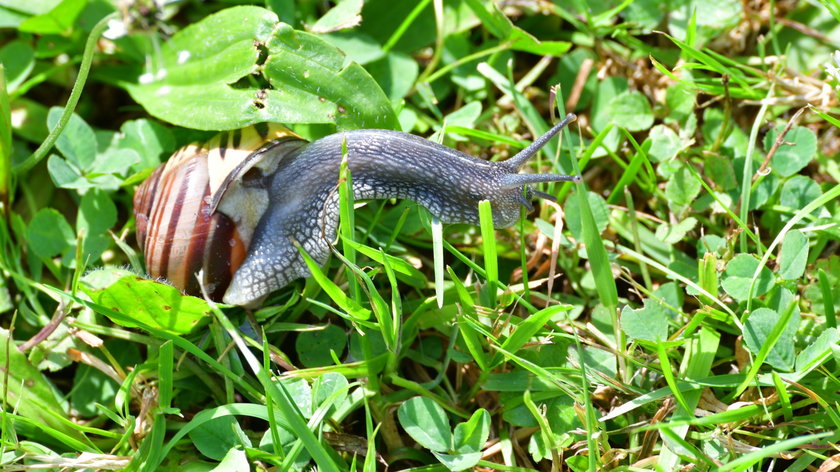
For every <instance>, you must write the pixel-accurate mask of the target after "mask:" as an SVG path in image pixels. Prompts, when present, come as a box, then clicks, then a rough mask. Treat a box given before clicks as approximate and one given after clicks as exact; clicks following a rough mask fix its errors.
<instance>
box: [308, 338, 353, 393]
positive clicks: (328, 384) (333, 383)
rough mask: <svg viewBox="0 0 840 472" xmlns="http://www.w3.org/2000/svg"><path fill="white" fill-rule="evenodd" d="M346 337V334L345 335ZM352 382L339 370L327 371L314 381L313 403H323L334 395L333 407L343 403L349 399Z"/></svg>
mask: <svg viewBox="0 0 840 472" xmlns="http://www.w3.org/2000/svg"><path fill="white" fill-rule="evenodd" d="M345 339H346V336H345ZM349 385H350V383H349V382H348V381H347V377H345V376H343V375H341V374H340V373H338V372H325V373H324V375H322V376H320V377H318V378H317V379H315V382H313V383H312V403H313V404H314V405H315V407H316V408H317V407H319V406H321V405H323V404H324V403H325V402H326V401H327V400H329V398H330V397H331V396H333V395H337V396H338V398H336V399H335V400H334V401H333V408H335V406H336V405H341V404H342V402H344V401H345V400H346V399H347V397H348V396H347V387H348V386H349Z"/></svg>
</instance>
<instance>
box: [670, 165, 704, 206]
mask: <svg viewBox="0 0 840 472" xmlns="http://www.w3.org/2000/svg"><path fill="white" fill-rule="evenodd" d="M686 165H690V164H685V165H683V166H682V167H681V168H680V170H679V171H677V172H675V173H674V175H672V176H671V178H670V179H668V183H666V184H665V197H666V198H667V199H668V205H669V206H670V207H672V208H674V207H684V206H687V205H689V204H691V202H693V201H694V199H695V198H697V195H700V188H701V184H700V182H698V181H697V179H696V178H695V177H694V174H692V173H691V171H690V170H688V169H686V167H685V166H686Z"/></svg>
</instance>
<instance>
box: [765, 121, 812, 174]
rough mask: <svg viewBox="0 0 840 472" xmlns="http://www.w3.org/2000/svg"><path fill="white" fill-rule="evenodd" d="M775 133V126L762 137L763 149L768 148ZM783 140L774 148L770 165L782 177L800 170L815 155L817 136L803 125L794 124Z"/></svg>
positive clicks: (774, 139) (774, 138) (773, 139)
mask: <svg viewBox="0 0 840 472" xmlns="http://www.w3.org/2000/svg"><path fill="white" fill-rule="evenodd" d="M777 134H778V133H777V130H776V129H775V128H774V129H772V130H770V132H768V133H767V135H766V136H765V137H764V149H765V150H767V151H769V150H770V148H771V147H772V146H773V143H774V142H775V141H776V136H777ZM784 141H785V143H782V144H781V145H780V146H779V147H778V148H776V153H775V154H773V158H772V159H771V160H770V166H771V168H772V169H773V170H775V171H776V172H778V173H779V174H780V175H781V176H782V177H789V176H791V175H793V174H795V173H797V172H799V171H800V170H802V169H803V168H804V167H805V166H807V165H808V163H809V162H811V160H812V159H814V156H816V155H817V136H816V135H815V134H814V132H813V131H811V130H810V129H808V128H805V127H804V126H794V127H792V128H791V129H790V131H788V133H787V134H786V135H785V137H784ZM786 143H790V144H786Z"/></svg>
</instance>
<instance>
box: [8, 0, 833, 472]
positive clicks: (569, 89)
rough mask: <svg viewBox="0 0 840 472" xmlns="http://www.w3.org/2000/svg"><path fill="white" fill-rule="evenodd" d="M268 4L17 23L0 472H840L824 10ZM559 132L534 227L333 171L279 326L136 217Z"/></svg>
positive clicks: (470, 2)
mask: <svg viewBox="0 0 840 472" xmlns="http://www.w3.org/2000/svg"><path fill="white" fill-rule="evenodd" d="M267 5H268V10H266V9H265V8H264V7H265V5H261V6H256V5H251V6H238V7H230V6H229V5H227V4H224V3H213V2H205V3H201V4H182V3H178V4H169V5H166V6H165V7H164V10H163V11H157V10H155V9H154V8H152V7H149V8H147V9H145V10H144V9H137V10H134V9H130V10H129V12H128V14H116V13H113V12H112V10H113V7H111V6H110V5H109V4H104V3H103V4H89V5H87V4H86V3H85V2H81V1H74V0H65V1H64V2H61V3H60V4H59V5H57V6H55V7H54V9H52V10H50V9H49V8H48V6H42V5H35V6H33V7H32V10H31V11H29V10H27V11H23V10H14V9H13V8H12V7H8V6H2V7H0V18H6V20H4V21H7V22H8V24H7V25H5V28H4V29H3V30H1V31H2V33H0V38H2V41H0V63H2V68H0V85H2V86H0V90H2V91H0V123H2V124H3V125H2V126H0V203H2V212H3V218H0V269H2V274H3V277H2V282H3V283H2V285H0V310H2V313H3V315H2V318H0V324H2V330H0V338H2V342H0V360H2V369H3V370H2V392H3V395H2V406H3V408H2V414H0V421H1V422H2V434H0V468H2V469H3V470H26V469H28V468H35V467H37V468H41V469H49V470H77V469H78V470H81V469H90V470H171V469H174V468H176V467H177V468H180V469H185V470H187V471H190V472H192V471H199V470H310V469H312V468H317V470H324V471H328V470H329V471H332V470H336V471H343V470H364V471H374V470H385V469H386V467H387V469H388V470H418V471H420V470H423V471H431V470H442V471H444V470H467V469H476V470H504V471H531V470H537V471H559V470H572V471H596V470H627V471H637V470H651V471H659V470H661V471H672V470H689V469H691V470H715V471H730V470H731V471H735V470H737V471H759V470H760V471H770V470H788V471H804V470H811V471H818V472H827V471H829V470H832V468H833V467H834V464H835V463H836V462H835V461H836V458H837V447H838V431H840V409H838V405H840V393H839V392H840V369H838V363H840V357H838V353H839V352H840V349H838V346H840V332H838V330H837V320H836V318H837V316H836V308H835V307H837V306H838V302H837V301H836V300H835V299H834V294H835V293H836V292H837V290H838V286H840V259H838V256H837V248H838V245H839V244H840V230H838V217H837V215H838V209H837V202H838V197H840V185H838V182H839V181H840V167H838V164H837V159H836V155H837V154H838V152H840V140H838V138H837V129H838V126H840V119H839V118H838V117H837V113H838V109H837V107H838V101H837V89H838V87H839V86H840V73H838V69H840V64H838V63H837V62H836V61H837V57H840V56H838V55H837V53H836V50H837V49H840V43H838V41H836V40H835V39H834V37H835V36H837V33H838V32H840V24H839V23H838V15H837V12H838V11H840V7H839V6H838V5H837V4H836V2H834V1H832V0H826V1H821V2H810V3H809V2H758V3H756V2H747V3H746V4H745V3H742V2H736V1H729V2H713V3H708V4H707V3H701V2H684V3H680V4H679V5H677V4H674V3H673V2H670V3H668V2H658V1H651V2H630V1H626V2H613V3H611V4H609V5H605V4H602V2H582V3H580V2H579V3H578V4H575V5H572V6H569V5H554V4H550V3H548V4H545V3H533V4H515V5H514V4H510V5H504V6H501V7H500V6H494V5H493V4H491V3H490V2H480V1H478V0H464V1H462V2H442V1H440V0H434V1H425V2H402V1H398V2H387V3H386V2H384V1H383V0H369V1H368V2H366V3H365V4H364V5H362V3H361V2H354V1H350V0H346V1H344V2H340V3H339V4H337V5H333V4H327V3H320V2H311V3H310V2H291V1H288V0H276V1H272V2H267ZM666 6H667V8H666ZM330 7H332V8H330ZM39 8H41V10H39ZM500 8H502V9H500ZM269 10H273V11H274V12H276V14H277V16H275V14H274V13H272V12H271V11H269ZM666 13H667V14H666ZM278 16H279V17H280V18H283V19H284V21H287V22H290V25H285V26H284V25H280V24H278V23H277V17H278ZM359 19H361V21H359ZM211 22H212V23H211ZM188 26H189V27H188ZM122 27H125V28H126V31H124V32H123V31H121V29H122ZM305 31H310V32H311V33H307V32H305ZM103 32H104V33H103ZM103 34H104V36H103ZM197 45H201V47H198V46H197ZM64 64H70V65H71V67H67V66H65V65H64ZM77 68H78V74H75V73H74V74H70V73H68V72H69V70H70V69H72V70H76V69H77ZM173 90H175V91H176V92H175V93H172V91H173ZM567 112H573V113H575V114H576V115H577V116H578V120H577V122H576V123H575V125H574V126H572V127H569V128H566V129H565V130H564V132H563V133H562V139H560V140H552V142H550V143H549V144H548V145H546V146H545V148H544V152H543V153H541V155H540V156H539V157H537V158H535V159H534V162H533V163H531V164H529V169H527V170H526V171H527V172H537V171H541V172H553V173H565V174H575V175H581V176H583V183H581V184H572V183H552V184H543V185H541V186H540V188H539V190H541V191H542V192H546V193H548V194H550V195H551V196H552V197H553V199H556V200H557V202H554V201H552V199H540V200H538V201H536V202H534V207H535V208H534V209H533V211H526V210H524V209H523V210H522V217H521V219H520V221H519V222H518V223H517V224H516V225H514V227H513V228H509V229H494V228H493V224H492V221H493V220H492V211H493V209H492V208H491V205H489V204H486V203H483V204H481V205H480V206H479V211H480V214H481V224H480V225H477V226H470V225H441V223H440V221H438V220H437V219H436V218H435V217H433V216H432V215H431V214H430V213H429V212H428V211H427V210H425V209H423V208H422V207H419V206H418V205H416V204H414V203H411V202H404V201H395V200H388V201H373V202H364V201H356V199H355V198H354V196H353V192H352V191H350V190H351V189H352V181H353V179H354V176H353V175H352V174H351V173H350V172H349V168H348V167H347V166H344V165H343V166H342V169H341V176H340V182H337V187H336V190H335V192H336V194H338V195H339V206H340V214H341V218H340V228H339V232H338V234H339V237H338V239H337V240H336V241H335V242H334V245H333V248H332V250H333V254H332V256H331V258H330V261H329V262H328V263H327V264H326V265H325V266H321V265H319V264H318V263H316V262H314V261H312V260H311V259H309V260H308V261H307V263H308V266H309V268H310V271H311V272H312V276H311V277H309V278H307V279H305V280H298V281H295V282H293V283H292V284H290V285H289V286H287V287H284V288H283V289H281V290H279V291H277V292H276V293H274V294H272V295H271V296H269V297H268V298H267V299H266V300H265V301H264V302H263V303H262V304H260V306H259V307H255V308H252V309H243V308H240V307H229V306H224V305H219V304H216V303H214V302H211V301H209V300H204V299H202V298H201V297H192V296H186V295H183V294H182V293H181V292H180V291H179V290H178V289H176V288H174V287H171V286H169V285H167V284H165V283H163V282H162V281H156V280H150V279H148V278H147V277H144V276H145V271H144V268H143V264H142V262H141V261H142V255H141V254H140V252H139V249H138V248H137V245H136V244H135V242H134V233H135V231H136V229H137V222H136V221H135V219H134V217H133V216H132V201H131V199H132V195H133V192H134V190H135V188H136V187H137V185H139V183H140V182H141V181H142V180H143V179H145V178H146V177H147V176H148V175H149V174H150V173H151V171H152V169H153V168H154V167H155V166H156V165H157V164H158V163H160V162H161V161H162V160H165V159H166V158H167V157H168V156H169V155H171V154H172V153H173V152H174V151H175V150H176V149H178V148H179V147H180V146H183V145H185V144H187V143H189V142H192V141H196V140H199V141H201V140H206V139H208V138H209V137H210V136H212V135H213V134H214V133H216V132H218V131H223V130H231V129H236V128H240V127H244V126H248V125H250V124H253V123H259V122H263V121H273V122H278V123H283V124H286V125H288V126H290V127H291V128H292V129H293V130H294V131H295V132H296V133H298V134H299V135H300V136H302V137H304V138H306V139H317V138H319V137H321V136H324V135H327V134H330V133H333V132H335V131H336V130H347V129H355V128H391V129H402V130H403V131H407V132H411V133H413V134H417V135H422V136H425V137H429V138H430V139H432V140H435V141H437V142H441V143H443V144H445V145H447V146H450V147H454V148H457V149H460V150H462V151H464V152H467V153H469V154H472V155H476V156H480V157H482V158H486V159H491V160H503V159H505V158H507V157H510V156H512V155H514V154H515V153H516V152H517V151H519V150H521V149H522V148H524V147H525V146H527V145H528V144H529V143H530V142H531V140H532V139H533V138H534V137H536V136H538V135H540V134H542V133H543V132H545V131H546V130H547V129H548V128H549V127H550V126H551V124H552V123H553V122H554V118H553V117H556V116H564V115H565V114H566V113H567ZM348 157H349V158H352V156H348ZM299 250H300V251H301V252H302V254H304V255H305V256H306V257H308V255H306V253H305V251H303V249H302V248H301V247H299Z"/></svg>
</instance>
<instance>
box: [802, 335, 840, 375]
mask: <svg viewBox="0 0 840 472" xmlns="http://www.w3.org/2000/svg"><path fill="white" fill-rule="evenodd" d="M838 342H840V332H838V331H837V330H836V329H827V330H825V331H823V332H822V334H820V335H819V336H818V337H817V339H815V340H814V341H813V342H811V343H810V344H808V345H807V346H805V349H803V350H802V352H800V353H799V355H798V356H796V371H797V372H799V373H803V374H804V373H806V372H808V371H810V370H813V369H815V368H817V367H818V366H819V365H821V364H823V363H825V362H827V361H828V360H829V359H831V352H832V348H833V347H837V345H838Z"/></svg>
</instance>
